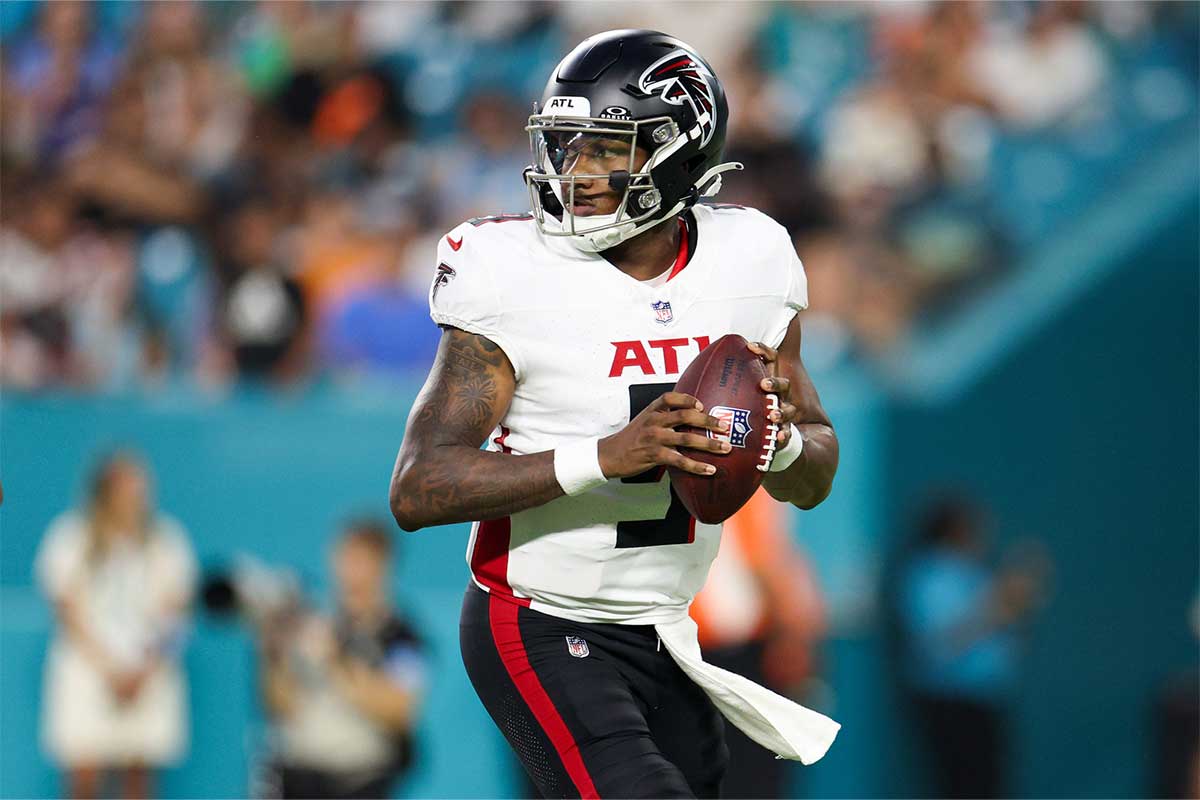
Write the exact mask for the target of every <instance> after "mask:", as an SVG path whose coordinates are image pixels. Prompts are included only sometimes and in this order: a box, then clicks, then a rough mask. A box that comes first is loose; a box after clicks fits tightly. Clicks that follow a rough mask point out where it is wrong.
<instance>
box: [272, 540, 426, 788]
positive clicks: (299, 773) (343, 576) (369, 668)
mask: <svg viewBox="0 0 1200 800" xmlns="http://www.w3.org/2000/svg"><path fill="white" fill-rule="evenodd" d="M391 555H392V545H391V540H390V538H389V536H388V534H387V529H386V528H385V527H384V526H383V525H381V524H380V523H378V522H375V521H374V520H363V521H354V522H351V523H349V524H348V525H346V527H345V529H344V532H343V533H342V535H341V537H340V538H339V539H338V541H337V544H336V546H335V549H334V552H333V559H332V560H333V563H332V568H333V574H334V579H335V582H336V590H337V611H336V613H335V615H334V616H333V617H332V618H330V617H327V616H325V615H322V614H317V613H305V614H302V615H300V616H299V617H298V618H297V619H296V620H295V621H294V623H293V624H287V625H282V624H280V625H268V626H266V628H265V629H264V630H263V631H262V636H263V641H262V645H263V673H262V677H263V694H264V699H265V701H266V705H267V709H268V711H269V713H270V715H271V717H272V719H273V721H274V724H275V728H276V733H277V734H278V753H277V756H276V764H275V765H274V766H275V769H274V771H275V773H276V778H277V787H276V788H277V789H278V793H279V796H280V797H284V798H292V797H297V798H299V797H310V798H311V797H362V798H368V797H387V796H389V794H390V792H391V786H392V784H393V783H394V782H395V780H396V779H397V778H398V777H400V776H401V775H403V774H404V773H405V772H406V771H407V770H408V769H409V767H410V766H411V763H412V759H413V729H414V727H415V722H416V712H417V707H418V704H419V702H420V698H421V694H422V691H423V688H424V678H425V664H424V656H423V653H422V650H423V648H422V645H421V642H420V639H419V638H418V637H417V635H416V633H414V631H413V630H412V628H411V627H410V626H409V624H408V622H407V621H406V620H405V619H404V618H403V617H401V616H400V615H399V613H398V612H397V611H396V610H395V609H394V607H393V604H392V602H391V599H390V597H389V593H390V582H391V574H392V573H391V566H392V563H391V562H392V558H391Z"/></svg>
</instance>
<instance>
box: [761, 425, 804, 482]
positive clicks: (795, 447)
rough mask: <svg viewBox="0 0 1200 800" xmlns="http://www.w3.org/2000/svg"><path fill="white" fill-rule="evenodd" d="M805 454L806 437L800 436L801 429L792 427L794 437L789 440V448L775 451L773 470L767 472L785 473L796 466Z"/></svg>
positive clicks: (772, 463)
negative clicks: (797, 461) (802, 454)
mask: <svg viewBox="0 0 1200 800" xmlns="http://www.w3.org/2000/svg"><path fill="white" fill-rule="evenodd" d="M803 452H804V437H803V436H801V435H800V429H799V428H797V427H796V426H795V425H792V436H791V438H790V439H788V443H787V446H786V447H784V448H783V449H781V450H776V451H775V457H774V458H772V459H771V468H770V469H769V470H767V471H768V472H783V471H784V470H785V469H787V468H788V467H790V466H791V465H792V464H794V463H795V461H796V459H797V458H799V457H800V454H801V453H803Z"/></svg>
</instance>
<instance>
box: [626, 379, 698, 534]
mask: <svg viewBox="0 0 1200 800" xmlns="http://www.w3.org/2000/svg"><path fill="white" fill-rule="evenodd" d="M674 388H675V384H673V383H640V384H635V385H633V386H630V387H629V418H630V419H633V418H634V417H636V416H637V415H638V414H640V413H642V411H643V410H645V408H646V406H648V405H650V404H651V403H652V402H654V400H655V398H657V397H658V396H659V395H661V394H662V393H663V392H669V391H671V390H672V389H674ZM666 471H667V470H666V467H654V468H653V469H648V470H646V471H645V472H642V473H640V474H638V475H632V476H630V477H628V478H622V479H621V483H658V482H659V481H661V480H662V479H663V478H664V477H666ZM668 489H669V490H670V492H671V505H669V506H668V507H667V515H666V516H665V517H662V518H660V519H639V520H630V521H627V522H618V523H617V547H655V546H657V545H663V544H687V543H688V542H690V541H692V536H693V531H694V530H695V529H694V527H693V526H694V525H695V522H694V520H692V515H691V514H689V513H688V510H687V509H686V508H684V505H683V503H682V502H681V501H680V500H679V497H678V496H677V495H676V494H675V489H673V488H671V487H670V485H669V482H668Z"/></svg>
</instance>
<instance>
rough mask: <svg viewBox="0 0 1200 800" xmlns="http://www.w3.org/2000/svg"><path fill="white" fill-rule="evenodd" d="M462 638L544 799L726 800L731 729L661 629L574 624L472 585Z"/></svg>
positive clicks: (487, 698) (470, 671) (475, 674)
mask: <svg viewBox="0 0 1200 800" xmlns="http://www.w3.org/2000/svg"><path fill="white" fill-rule="evenodd" d="M459 636H460V640H461V645H462V656H463V663H464V664H465V665H466V668H467V675H468V676H469V677H470V679H471V683H472V684H473V685H474V687H475V691H476V693H478V695H479V699H480V700H482V701H483V705H484V707H485V708H487V711H488V713H489V714H491V716H492V719H493V720H494V721H495V723H496V725H497V726H498V727H499V728H500V731H501V732H502V733H503V734H504V736H505V738H506V739H508V743H509V744H510V745H511V746H512V748H513V750H514V751H515V752H516V754H517V757H518V758H519V759H520V761H521V764H522V766H524V767H525V771H526V772H527V773H528V774H529V778H530V780H532V781H533V783H534V785H535V786H536V787H537V788H538V791H540V792H541V794H542V796H543V797H546V798H558V797H614V798H625V797H717V796H718V795H719V789H720V784H721V777H722V776H723V775H724V773H725V767H726V764H727V763H728V760H729V752H728V750H727V749H726V747H725V737H724V721H723V720H722V719H721V716H720V714H719V713H718V712H717V710H716V708H714V707H713V704H712V702H711V701H710V700H709V699H708V697H707V696H706V695H705V694H704V692H703V691H702V690H701V689H700V688H699V687H698V686H696V685H695V684H694V683H692V682H691V680H689V679H688V677H687V676H686V675H684V674H683V672H682V670H680V669H679V666H678V665H677V664H676V663H675V661H674V660H673V659H672V658H671V656H670V654H669V653H667V650H666V648H665V647H664V648H660V647H659V643H658V637H657V634H656V633H655V631H654V628H653V627H652V626H649V625H600V624H584V623H578V622H571V621H570V620H565V619H559V618H558V617H552V616H549V615H548V614H542V613H539V612H537V611H534V610H532V609H530V608H527V607H525V606H523V605H519V604H517V603H514V602H513V601H512V600H509V599H502V598H500V597H496V596H492V595H489V594H488V593H486V592H484V591H483V590H481V589H479V588H478V587H476V586H475V585H474V584H471V585H470V586H469V587H468V588H467V593H466V597H465V598H464V599H463V608H462V618H461V621H460V626H459ZM568 637H570V638H571V640H569V639H568ZM572 640H573V641H572Z"/></svg>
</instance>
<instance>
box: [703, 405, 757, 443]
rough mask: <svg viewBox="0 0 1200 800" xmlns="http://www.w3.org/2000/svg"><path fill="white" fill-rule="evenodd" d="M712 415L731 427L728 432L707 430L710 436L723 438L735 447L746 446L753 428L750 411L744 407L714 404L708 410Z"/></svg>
mask: <svg viewBox="0 0 1200 800" xmlns="http://www.w3.org/2000/svg"><path fill="white" fill-rule="evenodd" d="M708 413H709V414H710V415H711V416H714V417H716V418H717V419H719V420H721V421H722V422H724V423H725V424H726V425H727V426H728V427H729V432H728V433H718V432H717V431H707V433H708V435H709V438H712V439H722V440H724V441H726V442H729V444H731V445H733V446H734V447H745V446H746V437H747V436H749V435H750V431H752V430H753V428H751V427H750V412H749V411H747V410H746V409H744V408H730V407H729V406H713V407H712V410H711V411H709V412H708Z"/></svg>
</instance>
